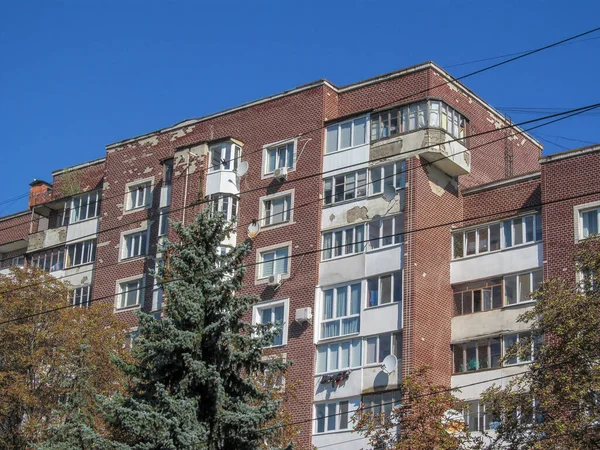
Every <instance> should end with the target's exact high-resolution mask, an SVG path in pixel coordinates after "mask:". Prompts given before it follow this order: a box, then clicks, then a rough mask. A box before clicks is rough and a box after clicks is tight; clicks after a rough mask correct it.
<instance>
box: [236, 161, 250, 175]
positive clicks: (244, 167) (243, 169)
mask: <svg viewBox="0 0 600 450" xmlns="http://www.w3.org/2000/svg"><path fill="white" fill-rule="evenodd" d="M247 172H248V161H242V162H241V163H240V165H239V166H238V168H237V176H238V177H243V176H244V175H246V173H247Z"/></svg>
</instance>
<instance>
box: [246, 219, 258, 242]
mask: <svg viewBox="0 0 600 450" xmlns="http://www.w3.org/2000/svg"><path fill="white" fill-rule="evenodd" d="M259 232H260V225H258V222H257V221H256V220H253V221H252V223H251V224H250V225H248V237H249V238H250V239H254V238H255V237H256V236H257V235H258V233H259Z"/></svg>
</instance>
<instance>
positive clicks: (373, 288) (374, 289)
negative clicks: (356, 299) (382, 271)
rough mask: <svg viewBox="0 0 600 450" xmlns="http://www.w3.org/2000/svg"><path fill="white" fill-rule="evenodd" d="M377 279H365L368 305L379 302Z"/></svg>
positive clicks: (375, 304)
mask: <svg viewBox="0 0 600 450" xmlns="http://www.w3.org/2000/svg"><path fill="white" fill-rule="evenodd" d="M378 297H379V279H378V278H369V279H368V280H367V302H368V306H377V305H378V304H379V299H378Z"/></svg>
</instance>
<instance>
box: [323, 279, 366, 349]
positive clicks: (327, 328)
mask: <svg viewBox="0 0 600 450" xmlns="http://www.w3.org/2000/svg"><path fill="white" fill-rule="evenodd" d="M360 289H361V286H360V283H356V284H352V285H346V286H339V287H336V288H333V289H327V290H325V291H323V316H322V324H321V339H325V338H330V337H336V336H345V335H347V334H353V333H358V332H359V331H360Z"/></svg>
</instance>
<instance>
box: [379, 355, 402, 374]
mask: <svg viewBox="0 0 600 450" xmlns="http://www.w3.org/2000/svg"><path fill="white" fill-rule="evenodd" d="M397 366H398V358H396V356H394V355H387V356H386V357H385V358H384V359H383V362H382V363H381V370H383V371H384V372H385V373H387V374H388V375H389V374H390V373H392V372H394V370H396V367H397Z"/></svg>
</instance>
